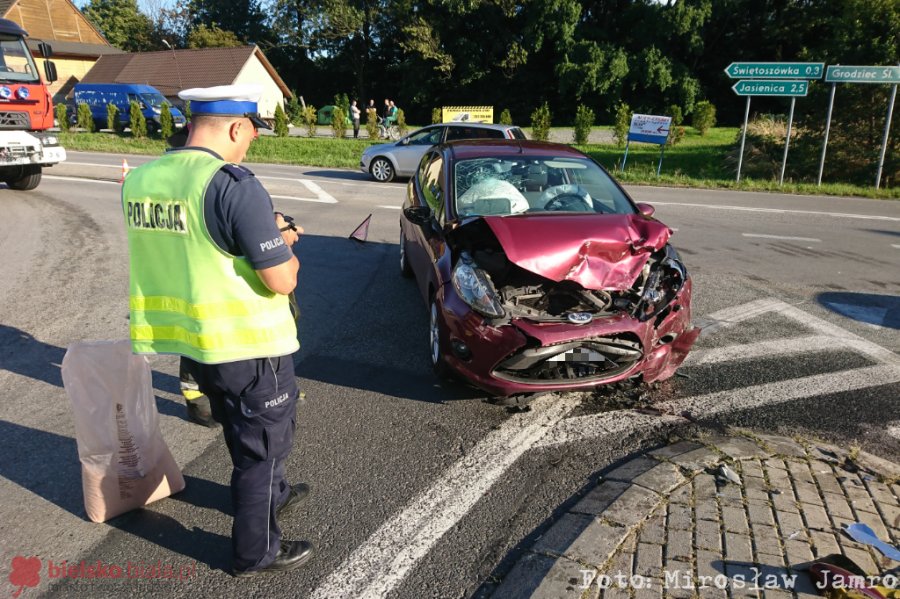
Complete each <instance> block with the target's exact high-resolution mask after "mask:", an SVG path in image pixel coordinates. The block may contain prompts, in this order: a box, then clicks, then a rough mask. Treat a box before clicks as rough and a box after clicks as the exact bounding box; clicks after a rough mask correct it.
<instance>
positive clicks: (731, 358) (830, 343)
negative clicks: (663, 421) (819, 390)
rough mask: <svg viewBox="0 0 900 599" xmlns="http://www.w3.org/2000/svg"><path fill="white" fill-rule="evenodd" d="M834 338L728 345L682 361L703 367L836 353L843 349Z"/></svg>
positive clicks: (775, 340) (814, 336)
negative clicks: (791, 356)
mask: <svg viewBox="0 0 900 599" xmlns="http://www.w3.org/2000/svg"><path fill="white" fill-rule="evenodd" d="M834 341H835V340H834V337H829V336H827V335H808V336H806V337H794V338H792V339H773V340H771V341H759V342H757V343H748V344H746V345H730V346H728V347H711V348H709V349H700V350H693V351H691V353H689V354H688V357H687V359H686V360H685V361H684V363H685V365H690V366H703V365H707V364H721V363H724V362H736V361H738V360H751V359H754V358H767V357H772V356H784V355H793V354H799V353H802V352H815V351H829V350H832V351H838V350H843V349H844V347H843V346H841V345H839V344H836V343H835V342H834Z"/></svg>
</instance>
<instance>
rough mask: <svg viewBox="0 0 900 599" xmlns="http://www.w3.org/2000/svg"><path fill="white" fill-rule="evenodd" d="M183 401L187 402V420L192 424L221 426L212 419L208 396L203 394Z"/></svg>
mask: <svg viewBox="0 0 900 599" xmlns="http://www.w3.org/2000/svg"><path fill="white" fill-rule="evenodd" d="M185 403H186V404H187V417H188V420H190V421H191V422H193V423H194V424H199V425H200V426H205V427H206V428H219V427H220V426H221V425H220V424H219V423H218V422H216V421H215V420H214V419H213V415H212V409H211V408H210V407H209V398H208V397H206V396H205V395H202V396H200V397H198V398H197V399H190V400H187V401H186V402H185Z"/></svg>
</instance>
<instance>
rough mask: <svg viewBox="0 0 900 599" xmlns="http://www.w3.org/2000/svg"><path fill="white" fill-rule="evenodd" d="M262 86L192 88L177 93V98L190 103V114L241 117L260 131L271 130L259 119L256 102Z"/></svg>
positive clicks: (239, 85) (252, 84) (242, 84)
mask: <svg viewBox="0 0 900 599" xmlns="http://www.w3.org/2000/svg"><path fill="white" fill-rule="evenodd" d="M260 96H262V86H261V85H259V84H258V83H241V84H237V85H217V86H216V87H194V88H191V89H185V90H182V91H180V92H178V97H179V98H181V99H182V100H189V101H190V102H191V114H192V115H193V114H196V115H218V116H243V117H247V118H248V119H250V120H251V121H253V124H254V125H255V126H256V127H257V128H260V129H271V127H269V125H268V124H267V123H266V122H265V121H264V120H262V119H261V118H260V116H259V108H258V102H259V98H260Z"/></svg>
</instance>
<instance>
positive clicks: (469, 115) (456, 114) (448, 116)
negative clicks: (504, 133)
mask: <svg viewBox="0 0 900 599" xmlns="http://www.w3.org/2000/svg"><path fill="white" fill-rule="evenodd" d="M441 122H443V123H452V122H463V123H493V122H494V107H493V106H442V107H441Z"/></svg>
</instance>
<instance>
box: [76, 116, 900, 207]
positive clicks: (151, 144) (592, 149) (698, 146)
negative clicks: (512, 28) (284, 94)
mask: <svg viewBox="0 0 900 599" xmlns="http://www.w3.org/2000/svg"><path fill="white" fill-rule="evenodd" d="M737 134H738V128H737V127H717V128H713V129H710V130H709V132H708V133H707V135H706V136H703V137H701V136H700V135H699V134H698V133H697V132H696V130H694V129H693V128H692V127H687V128H686V135H685V137H684V139H683V140H682V142H681V143H679V144H678V145H677V146H675V147H667V148H666V151H665V154H664V156H663V165H662V173H661V174H660V176H659V177H657V176H656V165H657V163H658V161H659V146H657V145H651V144H637V143H635V144H632V145H631V146H630V147H629V149H628V161H627V162H626V164H625V170H624V172H622V171H619V170H618V165H619V164H621V161H622V156H623V154H624V149H623V148H619V147H617V146H615V145H612V144H587V145H583V146H576V147H577V148H578V149H579V150H581V151H582V152H584V153H585V154H587V155H588V156H591V157H592V158H593V159H594V160H596V161H597V162H599V163H600V164H602V165H603V166H605V167H606V168H607V169H608V170H609V171H610V172H612V173H614V174H615V176H616V178H617V179H618V180H619V181H621V182H622V183H626V184H629V185H660V186H666V187H696V188H707V189H732V190H741V191H769V192H779V193H793V194H807V195H839V196H859V197H867V198H879V199H900V187H898V188H888V189H879V190H876V189H875V188H874V187H863V186H859V185H852V184H849V183H825V184H823V185H822V186H821V187H818V186H816V185H815V184H814V183H793V182H786V183H785V184H784V185H783V186H779V185H778V181H776V180H772V179H767V180H755V179H746V178H743V179H742V180H741V182H740V183H735V181H734V170H733V169H732V167H729V165H728V163H727V162H726V160H725V156H726V154H727V153H728V150H729V149H730V148H731V145H732V144H733V143H734V140H735V137H736V136H737ZM59 137H60V142H61V143H62V145H63V147H65V148H66V149H69V150H73V151H78V150H80V151H87V152H113V153H120V154H149V155H159V154H161V153H162V152H163V151H164V150H165V148H166V144H165V142H164V141H163V140H161V139H152V138H147V139H140V140H136V139H134V138H132V137H130V136H128V135H122V134H115V133H64V132H63V133H60V135H59ZM373 143H380V142H377V141H372V140H368V139H334V138H330V137H317V138H308V137H275V136H268V135H266V136H262V137H260V138H259V139H257V140H256V141H255V142H253V143H252V144H251V145H250V151H249V152H248V153H247V162H268V163H274V164H302V165H304V166H319V167H328V168H349V169H357V168H359V157H360V155H361V154H362V151H363V149H365V148H366V147H367V146H369V145H372V144H373Z"/></svg>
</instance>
